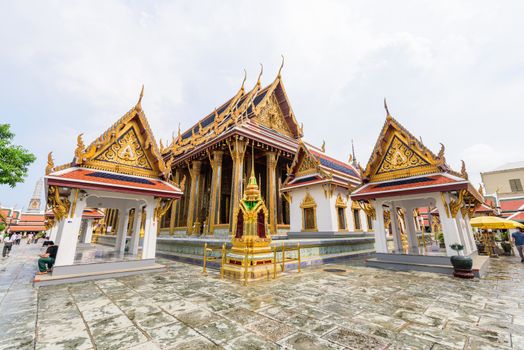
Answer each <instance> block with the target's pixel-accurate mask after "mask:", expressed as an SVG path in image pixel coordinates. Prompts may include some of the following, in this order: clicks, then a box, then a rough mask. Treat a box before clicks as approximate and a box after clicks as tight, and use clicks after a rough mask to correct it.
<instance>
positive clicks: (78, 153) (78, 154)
mask: <svg viewBox="0 0 524 350" xmlns="http://www.w3.org/2000/svg"><path fill="white" fill-rule="evenodd" d="M82 135H84V134H80V135H78V137H77V138H76V149H75V162H76V163H77V164H82V161H83V159H82V158H83V157H84V149H85V145H84V140H82Z"/></svg>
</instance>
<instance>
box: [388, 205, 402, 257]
mask: <svg viewBox="0 0 524 350" xmlns="http://www.w3.org/2000/svg"><path fill="white" fill-rule="evenodd" d="M389 216H390V218H391V231H392V232H391V233H392V236H393V242H394V243H395V253H403V252H404V249H403V247H402V237H401V236H400V228H399V224H398V216H397V206H396V205H395V203H394V202H391V205H390V206H389Z"/></svg>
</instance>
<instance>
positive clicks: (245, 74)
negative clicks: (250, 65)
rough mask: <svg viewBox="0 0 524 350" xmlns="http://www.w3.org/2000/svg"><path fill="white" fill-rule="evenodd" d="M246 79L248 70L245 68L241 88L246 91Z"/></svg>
mask: <svg viewBox="0 0 524 350" xmlns="http://www.w3.org/2000/svg"><path fill="white" fill-rule="evenodd" d="M246 79H247V71H246V69H245V68H244V80H242V86H241V87H240V90H242V91H244V83H245V82H246Z"/></svg>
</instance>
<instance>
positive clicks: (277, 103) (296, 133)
mask: <svg viewBox="0 0 524 350" xmlns="http://www.w3.org/2000/svg"><path fill="white" fill-rule="evenodd" d="M262 94H263V98H262V101H260V102H259V103H258V104H257V105H256V108H255V110H254V116H253V117H252V118H251V119H252V120H253V121H255V122H258V123H260V124H262V125H264V126H267V127H268V128H270V129H273V130H275V131H277V132H279V133H281V134H283V135H286V136H288V137H291V138H294V139H298V138H300V137H302V134H303V132H302V128H301V127H300V126H299V125H298V123H297V121H296V119H295V116H294V114H293V110H292V109H291V104H290V103H289V99H288V97H287V94H286V91H285V89H284V84H283V83H282V77H281V75H280V72H279V74H278V75H277V77H276V79H275V80H274V81H273V83H271V85H269V86H268V87H266V88H265V89H263V90H261V91H260V92H259V93H258V96H261V95H262Z"/></svg>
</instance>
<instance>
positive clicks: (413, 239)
mask: <svg viewBox="0 0 524 350" xmlns="http://www.w3.org/2000/svg"><path fill="white" fill-rule="evenodd" d="M404 215H405V219H406V231H407V235H408V243H409V251H410V252H411V253H412V254H419V250H418V240H417V230H416V229H415V218H414V216H413V208H412V207H409V208H405V214H404Z"/></svg>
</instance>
